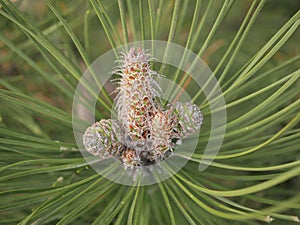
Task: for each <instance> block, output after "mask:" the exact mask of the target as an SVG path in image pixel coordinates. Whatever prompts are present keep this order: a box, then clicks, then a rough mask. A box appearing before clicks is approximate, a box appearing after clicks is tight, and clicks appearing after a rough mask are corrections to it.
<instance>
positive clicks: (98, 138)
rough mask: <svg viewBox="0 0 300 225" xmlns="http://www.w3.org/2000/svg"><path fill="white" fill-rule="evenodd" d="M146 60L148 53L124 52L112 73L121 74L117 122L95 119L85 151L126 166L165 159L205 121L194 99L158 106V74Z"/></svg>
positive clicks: (86, 133)
mask: <svg viewBox="0 0 300 225" xmlns="http://www.w3.org/2000/svg"><path fill="white" fill-rule="evenodd" d="M149 61H150V55H149V54H147V53H145V51H143V50H142V49H140V48H138V49H134V48H131V49H130V50H129V52H128V53H127V54H125V53H123V55H122V57H121V60H120V61H119V62H120V63H121V65H120V66H118V67H117V69H116V71H115V73H116V74H118V75H120V76H121V77H120V79H119V82H118V88H117V91H118V94H117V97H116V99H115V101H116V111H117V115H118V121H115V120H101V121H100V122H96V123H95V124H93V125H92V126H91V127H89V128H88V129H87V130H86V132H85V134H84V136H83V144H84V146H85V148H86V149H87V151H88V152H90V153H91V154H93V155H96V156H100V157H101V158H102V159H106V158H111V157H114V158H116V159H118V160H120V161H121V162H122V163H123V164H124V167H125V168H127V167H131V168H132V167H136V166H147V165H153V164H155V163H157V162H159V161H161V160H164V159H166V158H167V157H169V156H170V155H171V152H172V151H173V150H174V148H175V147H176V145H177V144H181V142H182V139H183V138H185V137H187V136H189V135H190V134H192V133H194V132H196V131H197V130H198V129H199V128H200V126H201V124H202V120H203V116H202V114H201V111H200V109H199V108H198V106H196V105H195V104H193V103H180V102H177V103H175V104H174V105H171V104H170V105H168V106H166V107H162V106H161V105H160V104H159V101H157V99H159V97H160V95H159V93H160V92H161V91H160V88H159V86H158V84H157V82H156V81H155V80H154V77H155V76H157V73H156V72H155V71H153V70H151V69H150V64H149Z"/></svg>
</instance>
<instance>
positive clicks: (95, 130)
mask: <svg viewBox="0 0 300 225" xmlns="http://www.w3.org/2000/svg"><path fill="white" fill-rule="evenodd" d="M114 123H116V121H113V120H101V121H99V122H96V123H94V124H93V125H92V126H90V127H88V128H87V129H86V131H85V133H84V135H83V145H84V147H85V148H86V150H87V151H88V152H89V153H90V154H92V155H95V156H99V157H100V158H101V159H108V158H112V157H115V156H116V155H118V154H119V152H121V151H122V149H123V148H124V145H123V144H122V143H121V142H120V141H119V140H118V139H117V135H116V133H115V132H114V129H113V124H114ZM116 126H117V125H116Z"/></svg>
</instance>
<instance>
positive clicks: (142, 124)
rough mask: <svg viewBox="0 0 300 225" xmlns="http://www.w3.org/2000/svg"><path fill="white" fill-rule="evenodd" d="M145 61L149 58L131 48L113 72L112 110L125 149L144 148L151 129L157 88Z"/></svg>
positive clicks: (153, 73) (154, 73) (152, 74)
mask: <svg viewBox="0 0 300 225" xmlns="http://www.w3.org/2000/svg"><path fill="white" fill-rule="evenodd" d="M149 60H150V55H149V54H147V53H145V52H144V51H143V50H142V49H140V48H137V49H134V48H131V49H130V50H129V52H128V53H127V54H125V53H123V56H122V57H121V60H120V62H121V65H120V66H119V67H118V68H117V71H116V74H119V75H120V76H121V78H120V81H119V86H118V89H117V90H118V95H117V97H116V109H117V112H118V118H119V121H120V123H121V124H122V129H123V130H124V141H125V144H126V145H128V147H133V148H137V147H138V146H143V145H145V144H146V142H147V139H148V138H149V135H150V131H151V129H152V127H151V126H152V125H151V119H152V117H153V111H154V109H155V103H154V98H155V97H156V96H158V92H159V86H158V84H157V82H156V81H155V80H154V79H153V76H156V75H157V73H156V72H155V71H152V70H151V69H150V65H149Z"/></svg>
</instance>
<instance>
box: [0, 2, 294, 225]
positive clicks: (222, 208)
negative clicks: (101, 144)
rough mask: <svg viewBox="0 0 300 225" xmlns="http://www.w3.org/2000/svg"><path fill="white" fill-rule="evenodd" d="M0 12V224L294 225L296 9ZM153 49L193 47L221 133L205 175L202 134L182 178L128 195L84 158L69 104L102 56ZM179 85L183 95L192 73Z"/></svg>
mask: <svg viewBox="0 0 300 225" xmlns="http://www.w3.org/2000/svg"><path fill="white" fill-rule="evenodd" d="M0 7H1V8H0V87H1V89H0V151H1V160H0V165H1V169H0V171H1V178H0V191H1V192H0V202H1V206H0V210H1V211H0V212H1V214H0V223H1V224H18V223H19V224H139V225H140V224H151V225H152V224H172V225H173V224H180V225H181V224H204V225H207V224H208V225H210V224H212V225H215V224H217V225H218V224H262V223H265V222H270V221H271V220H272V219H275V220H274V221H273V222H272V223H274V224H294V223H295V222H299V219H298V217H297V215H299V212H300V211H299V209H300V193H299V188H300V181H299V174H300V161H299V157H300V151H299V146H300V141H299V140H300V138H299V136H300V133H299V131H300V127H299V119H300V113H299V111H300V110H299V109H300V99H299V96H300V92H299V89H300V86H299V76H300V69H299V64H300V60H299V59H300V52H299V51H300V50H299V28H298V27H299V24H300V11H299V8H300V5H299V1H296V0H295V1H293V0H287V1H272V0H270V1H263V0H262V1H255V0H253V1H233V0H224V1H200V0H196V1H192V0H187V1H183V0H182V1H180V0H172V1H169V0H165V1H158V0H148V1H143V0H135V1H130V0H128V1H127V0H124V1H122V0H118V1H117V0H113V1H110V0H90V1H83V0H79V1H64V0H56V1H51V0H44V1H29V0H27V1H25V0H23V1H20V0H17V1H7V0H0ZM147 39H153V40H154V39H158V40H166V41H171V42H175V43H178V44H180V45H182V46H186V47H187V48H189V49H191V50H192V51H194V52H195V53H197V54H198V55H199V56H201V57H202V58H203V60H204V61H205V62H206V63H207V64H208V65H209V66H210V68H211V69H212V71H213V73H214V75H215V76H216V77H217V78H218V80H219V82H220V86H221V87H222V90H223V92H224V97H225V100H226V104H227V105H226V108H227V113H228V124H227V132H226V136H225V140H224V144H223V146H222V148H221V151H220V152H219V155H218V156H217V158H216V160H215V161H214V163H213V164H212V165H211V166H210V167H209V168H208V169H207V170H205V171H203V172H201V173H200V172H199V171H198V162H199V160H200V159H201V157H202V152H201V149H203V148H202V146H204V145H205V143H206V142H207V138H208V136H209V131H207V130H206V129H205V128H206V127H209V124H204V126H203V128H202V129H201V135H200V138H199V145H198V148H197V149H196V151H195V154H194V155H193V157H192V159H191V160H190V162H189V163H188V164H187V165H186V166H185V167H184V168H183V169H182V170H181V171H180V172H178V173H177V174H176V175H175V176H173V177H172V178H170V179H168V180H166V181H164V182H162V183H159V184H156V185H151V186H145V187H128V186H123V185H119V184H115V183H112V182H111V181H109V180H106V179H105V178H103V177H101V176H100V175H98V174H97V173H96V172H95V171H94V170H93V169H91V168H90V167H89V165H88V164H87V163H86V162H85V160H84V159H83V158H82V156H81V154H80V152H79V151H78V150H77V146H76V144H75V141H74V137H73V131H72V117H71V111H72V100H73V95H74V92H75V88H76V85H77V83H78V80H79V79H80V77H81V76H82V73H83V72H84V71H85V69H86V68H87V67H88V65H90V63H91V62H93V61H94V60H95V59H96V58H97V57H98V56H100V55H101V54H103V53H104V52H106V51H108V50H110V49H111V48H112V47H116V46H118V45H120V44H124V43H127V42H130V41H137V40H147ZM170 71H172V69H171V68H166V69H165V70H164V71H162V73H163V74H164V75H165V76H167V77H168V76H169V75H170ZM174 81H175V82H177V83H179V84H180V85H182V86H184V85H186V84H187V77H185V76H184V75H183V74H181V73H179V75H178V76H177V79H176V80H174ZM191 85H192V84H191ZM192 97H193V96H192ZM194 101H195V102H196V103H197V104H198V105H199V106H200V108H201V110H202V111H203V113H204V117H205V118H209V114H210V112H209V110H208V105H207V103H206V101H205V98H204V97H203V96H202V97H201V95H199V98H198V95H197V94H196V93H195V96H194ZM104 103H105V104H108V105H109V104H111V101H106V102H104ZM101 106H102V107H101ZM99 107H100V108H99V111H98V117H99V118H98V119H101V118H105V116H106V115H107V112H108V109H106V108H105V107H103V103H101V102H99Z"/></svg>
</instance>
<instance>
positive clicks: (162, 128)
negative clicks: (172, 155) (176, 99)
mask: <svg viewBox="0 0 300 225" xmlns="http://www.w3.org/2000/svg"><path fill="white" fill-rule="evenodd" d="M151 125H152V130H151V141H152V148H151V150H150V152H149V157H150V158H151V159H152V160H157V159H164V158H165V154H166V152H167V151H170V150H172V149H173V148H174V147H175V143H176V141H177V140H178V139H180V135H179V133H178V129H177V127H178V126H177V125H178V118H177V115H176V114H175V113H174V108H173V106H171V105H169V106H168V107H167V109H165V110H162V109H160V107H158V108H157V109H156V110H155V111H154V113H153V118H152V120H151Z"/></svg>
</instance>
